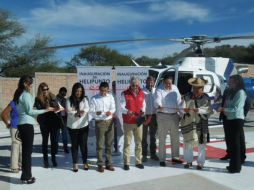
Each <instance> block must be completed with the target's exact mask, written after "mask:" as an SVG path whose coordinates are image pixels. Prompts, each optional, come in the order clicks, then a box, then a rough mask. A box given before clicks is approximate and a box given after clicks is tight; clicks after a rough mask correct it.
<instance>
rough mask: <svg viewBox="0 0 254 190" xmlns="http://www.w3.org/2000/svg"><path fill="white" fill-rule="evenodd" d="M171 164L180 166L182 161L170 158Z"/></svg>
mask: <svg viewBox="0 0 254 190" xmlns="http://www.w3.org/2000/svg"><path fill="white" fill-rule="evenodd" d="M172 163H175V164H182V163H183V161H182V160H180V159H176V158H172Z"/></svg>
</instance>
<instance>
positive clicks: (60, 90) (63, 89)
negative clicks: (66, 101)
mask: <svg viewBox="0 0 254 190" xmlns="http://www.w3.org/2000/svg"><path fill="white" fill-rule="evenodd" d="M58 92H59V93H60V92H67V88H65V87H64V86H63V87H61V88H60V89H59V91H58Z"/></svg>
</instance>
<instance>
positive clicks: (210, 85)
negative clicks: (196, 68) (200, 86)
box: [196, 74, 215, 96]
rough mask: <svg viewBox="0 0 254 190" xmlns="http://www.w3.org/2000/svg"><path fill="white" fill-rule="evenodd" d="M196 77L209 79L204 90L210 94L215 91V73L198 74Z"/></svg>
mask: <svg viewBox="0 0 254 190" xmlns="http://www.w3.org/2000/svg"><path fill="white" fill-rule="evenodd" d="M196 77H199V78H202V79H204V80H206V81H207V83H206V85H205V87H204V92H205V93H207V94H208V95H209V96H210V95H211V94H212V93H213V91H214V88H215V84H214V78H213V75H209V74H197V75H196Z"/></svg>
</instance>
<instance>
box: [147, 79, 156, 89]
mask: <svg viewBox="0 0 254 190" xmlns="http://www.w3.org/2000/svg"><path fill="white" fill-rule="evenodd" d="M146 87H147V88H148V89H149V90H152V88H153V87H154V80H152V79H148V80H146Z"/></svg>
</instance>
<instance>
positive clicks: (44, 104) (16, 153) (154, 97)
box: [2, 75, 246, 184]
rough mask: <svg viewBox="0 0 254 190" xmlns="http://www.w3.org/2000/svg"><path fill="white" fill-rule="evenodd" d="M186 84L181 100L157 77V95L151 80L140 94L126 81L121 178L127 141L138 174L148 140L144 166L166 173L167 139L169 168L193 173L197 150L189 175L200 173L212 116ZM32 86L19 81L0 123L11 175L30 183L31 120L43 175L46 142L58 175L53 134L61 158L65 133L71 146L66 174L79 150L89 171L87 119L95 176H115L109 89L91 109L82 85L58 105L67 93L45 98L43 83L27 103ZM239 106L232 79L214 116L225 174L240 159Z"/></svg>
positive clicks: (241, 96)
mask: <svg viewBox="0 0 254 190" xmlns="http://www.w3.org/2000/svg"><path fill="white" fill-rule="evenodd" d="M188 83H189V84H190V85H191V86H192V91H191V92H189V93H187V94H185V95H183V96H181V94H180V93H179V90H178V88H177V87H176V86H175V85H173V79H172V78H171V77H170V76H164V78H163V81H162V84H161V85H160V86H159V87H158V88H155V86H154V85H155V79H154V77H153V76H148V77H147V80H146V86H145V87H144V88H143V89H142V88H141V87H140V79H139V78H136V77H132V78H131V79H130V86H129V87H128V89H126V90H125V91H123V92H122V94H121V100H120V107H121V112H122V118H123V131H124V146H123V162H124V163H123V164H124V165H123V169H124V170H129V169H130V145H131V142H132V136H134V141H135V166H136V167H137V168H139V169H143V168H144V165H143V162H146V161H147V159H148V142H147V136H148V132H149V136H150V142H149V146H150V159H153V160H155V161H159V165H160V166H162V167H165V166H166V137H167V134H168V133H169V134H170V141H171V143H170V144H171V158H172V163H175V164H181V163H183V162H184V161H185V165H184V167H185V168H190V167H193V165H192V164H193V148H194V147H196V146H198V160H197V166H196V168H197V169H198V170H201V169H203V167H204V163H205V157H206V154H205V147H206V143H207V142H208V141H209V131H208V118H209V116H210V115H211V114H212V113H213V109H212V106H211V101H210V98H209V97H208V95H207V94H206V93H204V86H205V85H206V81H205V80H203V79H201V78H191V79H189V80H188ZM32 84H33V79H32V77H30V76H23V77H21V78H20V80H19V83H18V88H17V89H16V91H15V93H14V98H13V100H12V101H11V102H10V103H9V105H8V106H7V107H6V108H5V110H4V111H3V112H2V118H3V121H4V122H5V123H6V125H7V127H8V128H10V130H11V138H12V151H11V170H12V171H13V172H18V171H19V169H20V168H22V175H21V180H22V181H23V182H24V183H27V184H31V183H34V182H35V178H34V177H32V172H31V154H32V147H33V138H34V128H33V125H35V124H36V123H37V122H36V119H35V118H37V121H38V123H39V125H40V130H41V134H42V153H43V165H44V167H45V168H48V167H49V162H48V138H49V136H50V140H51V160H52V164H53V167H57V161H56V154H57V150H58V139H59V131H60V130H61V132H62V137H63V138H62V139H63V147H64V151H65V152H66V153H68V152H69V150H68V140H67V136H68V135H67V130H68V132H69V136H70V141H71V154H72V163H73V166H72V170H73V172H78V169H79V168H78V149H79V148H80V150H81V155H82V161H83V169H84V170H88V169H89V168H90V165H89V163H88V160H87V152H88V150H87V141H88V133H89V118H88V115H91V116H92V118H93V120H95V133H96V156H97V166H98V169H97V170H98V172H101V173H102V172H104V169H106V170H109V171H114V170H115V169H114V166H113V162H112V144H113V141H114V125H113V123H114V113H115V111H116V104H115V99H114V97H113V96H112V94H111V93H109V84H108V83H107V82H101V84H100V86H99V93H98V94H96V95H95V96H93V97H91V99H90V101H89V99H88V97H87V96H86V95H85V90H84V87H83V85H82V84H81V83H75V84H74V85H73V87H72V91H71V95H70V97H68V98H67V99H66V98H65V96H66V93H67V89H66V88H64V87H62V88H60V90H59V94H58V95H57V96H55V95H54V94H52V93H51V92H50V91H49V86H48V85H47V84H46V83H41V84H40V85H39V86H38V91H37V96H36V98H34V97H33V96H32V95H31V89H32ZM245 99H246V93H245V91H244V85H243V81H242V78H241V77H240V76H239V75H233V76H231V77H230V79H229V84H228V89H227V90H226V95H224V98H223V101H222V105H221V108H219V109H218V110H217V111H219V112H221V114H223V124H224V129H225V139H226V144H227V151H228V155H226V156H227V158H229V159H230V162H229V166H228V167H227V170H228V172H229V173H237V172H240V170H241V164H242V163H243V162H244V160H245V158H246V156H245V142H244V141H245V139H244V132H243V124H244V117H245V116H244V102H245ZM9 115H10V118H11V120H10V121H9V119H8V116H9ZM35 116H37V117H35ZM179 129H180V131H181V132H182V135H183V142H184V161H183V160H181V159H180V154H179V147H180V143H179V136H180V134H179ZM156 135H157V137H158V139H159V150H158V156H157V154H156V148H157V147H156ZM19 138H20V141H21V143H20V142H19ZM104 148H105V151H104ZM104 152H105V161H104V158H103V155H104ZM224 159H225V158H224Z"/></svg>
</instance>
